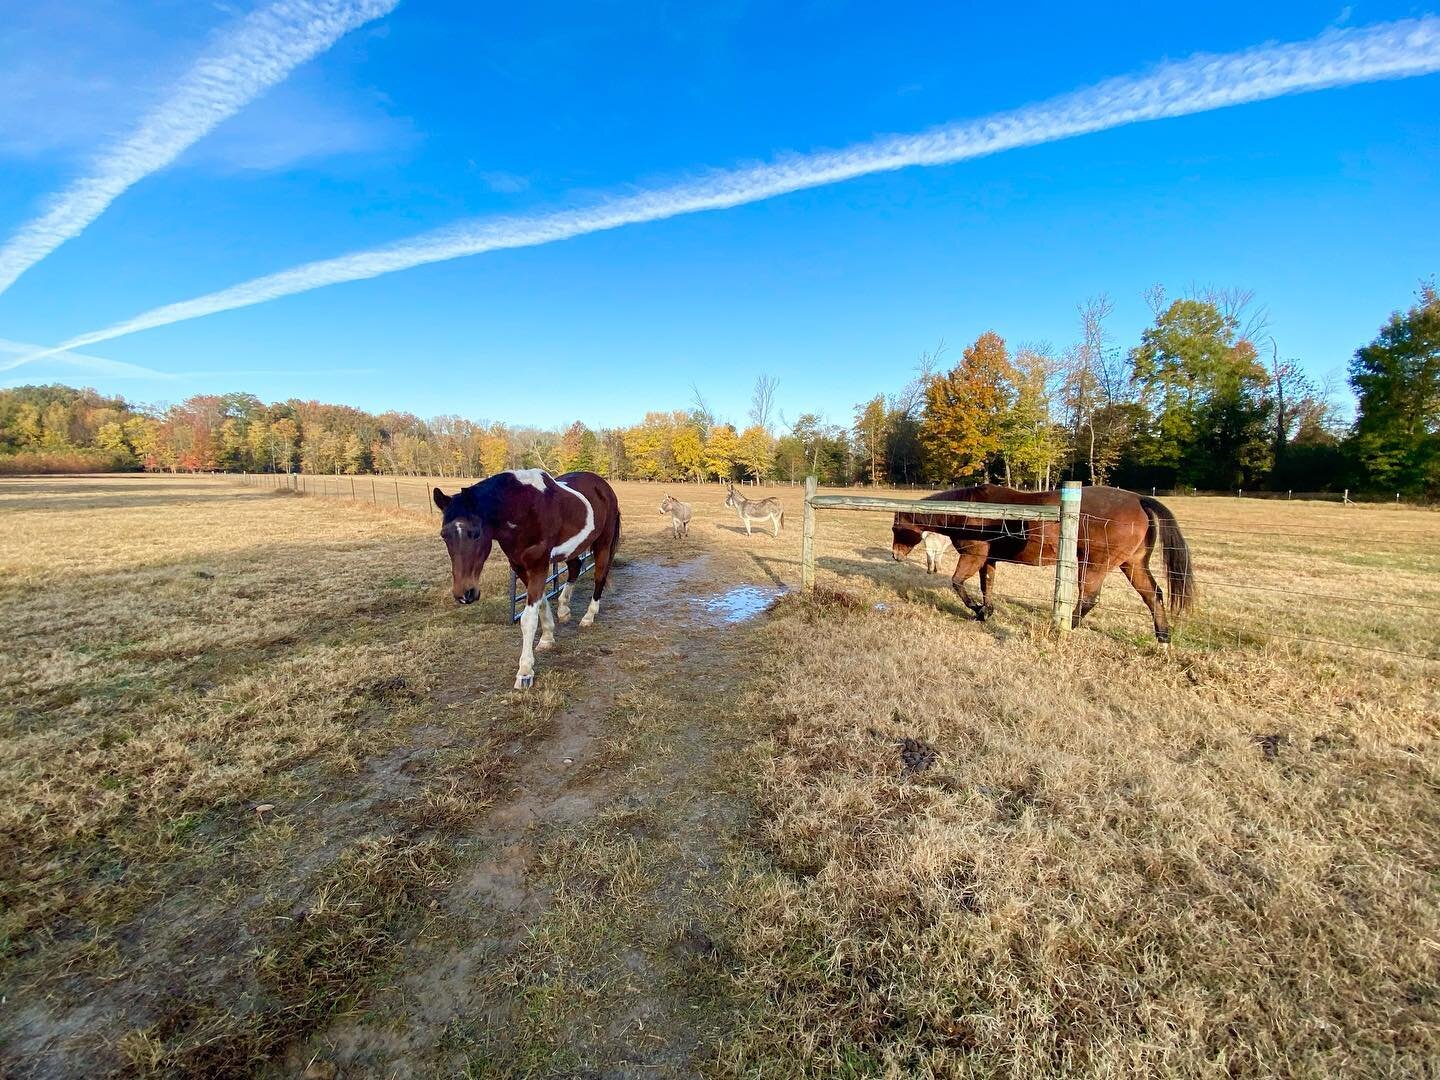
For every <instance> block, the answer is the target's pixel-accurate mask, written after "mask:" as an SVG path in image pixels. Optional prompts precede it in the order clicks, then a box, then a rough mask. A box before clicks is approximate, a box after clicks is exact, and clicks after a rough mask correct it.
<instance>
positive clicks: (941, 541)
mask: <svg viewBox="0 0 1440 1080" xmlns="http://www.w3.org/2000/svg"><path fill="white" fill-rule="evenodd" d="M920 536H921V537H922V538H923V542H924V546H925V572H926V573H927V574H938V573H939V572H940V560H941V559H943V558H945V550H946V548H949V547H950V546H951V544H950V538H949V537H948V536H943V535H941V534H940V533H936V532H930V531H929V530H926V531H923V532H921V534H920Z"/></svg>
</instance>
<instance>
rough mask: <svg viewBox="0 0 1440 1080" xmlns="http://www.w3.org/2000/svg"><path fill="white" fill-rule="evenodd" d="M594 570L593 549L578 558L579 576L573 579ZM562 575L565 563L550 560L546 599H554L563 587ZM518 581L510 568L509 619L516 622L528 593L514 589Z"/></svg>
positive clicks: (523, 608) (546, 580)
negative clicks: (552, 585) (552, 584)
mask: <svg viewBox="0 0 1440 1080" xmlns="http://www.w3.org/2000/svg"><path fill="white" fill-rule="evenodd" d="M594 570H595V553H594V552H593V551H587V552H586V553H585V554H584V555H583V556H581V558H580V577H579V578H576V579H575V580H576V581H579V580H580V578H583V577H584V576H585V575H586V574H589V573H592V572H593V571H594ZM564 575H565V564H564V562H561V561H559V560H556V561H554V562H552V563H551V564H550V576H549V577H547V578H546V579H545V589H546V592H545V599H546V600H554V599H555V597H557V596H559V595H560V590H561V589H563V588H564V587H565V586H564V584H563V583H562V582H561V581H560V579H561V578H562V577H563V576H564ZM552 582H553V583H554V585H555V587H554V588H553V589H552V588H550V585H551V583H552ZM519 583H520V579H519V578H517V577H516V576H515V571H514V570H511V571H510V621H511V622H512V623H517V622H519V621H520V615H521V613H522V612H523V611H524V610H525V601H526V600H527V599H528V598H529V597H528V595H527V594H526V592H525V590H523V589H521V590H520V591H519V592H518V593H517V592H516V591H515V588H516V586H517V585H519Z"/></svg>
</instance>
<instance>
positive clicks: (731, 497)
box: [725, 484, 740, 510]
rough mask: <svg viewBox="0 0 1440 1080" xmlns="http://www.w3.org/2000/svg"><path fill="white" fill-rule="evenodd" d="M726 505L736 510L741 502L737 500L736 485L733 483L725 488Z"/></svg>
mask: <svg viewBox="0 0 1440 1080" xmlns="http://www.w3.org/2000/svg"><path fill="white" fill-rule="evenodd" d="M725 505H726V506H728V507H729V508H730V509H731V510H734V509H735V508H736V507H737V506H739V505H740V504H739V503H737V502H736V501H735V485H734V484H731V485H730V486H729V487H728V488H726V489H725Z"/></svg>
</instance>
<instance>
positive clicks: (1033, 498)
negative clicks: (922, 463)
mask: <svg viewBox="0 0 1440 1080" xmlns="http://www.w3.org/2000/svg"><path fill="white" fill-rule="evenodd" d="M926 500H939V501H944V502H982V503H1002V504H1005V505H1011V506H1058V505H1059V502H1060V495H1059V493H1058V492H1055V491H1017V490H1015V489H1014V488H1008V487H1001V486H999V485H997V484H981V485H980V486H978V487H968V488H956V489H955V490H953V491H942V492H940V493H938V494H936V495H927V496H926V497H925V499H922V500H920V501H921V502H924V501H926ZM892 532H893V533H894V544H893V546H892V548H891V554H892V555H894V557H895V558H896V559H897V560H902V559H904V558H905V557H906V556H907V555H909V554H910V552H911V551H912V550H913V549H914V547H915V545H916V544H918V543H920V541H921V534H922V532H931V533H938V534H940V535H943V536H948V537H949V538H950V539H951V540H952V541H953V542H954V544H955V550H956V551H958V552H959V553H960V562H959V563H958V564H957V565H956V567H955V573H954V575H953V576H952V577H951V579H950V584H951V586H952V587H953V588H954V589H955V592H956V593H958V594H959V596H960V599H961V600H962V601H963V602H964V604H965V606H966V607H968V608H969V609H970V610H971V611H973V612H974V613H975V617H976V618H977V619H979V620H980V621H982V622H983V621H984V620H985V619H986V618H987V617H988V616H989V615H990V614H991V613H992V612H993V611H994V608H993V607H992V605H991V603H990V590H991V587H992V586H993V584H994V580H995V564H996V563H997V562H1012V563H1021V564H1023V565H1025V566H1054V565H1055V562H1056V556H1057V551H1058V548H1059V544H1060V525H1059V523H1058V522H1055V521H1010V520H1006V519H1004V518H986V517H983V516H975V517H970V516H961V515H955V516H951V515H949V514H926V513H924V512H922V511H904V512H901V513H898V514H896V515H895V520H894V524H893V527H892ZM1157 542H1158V543H1159V544H1160V546H1161V547H1162V548H1163V549H1164V558H1165V578H1166V583H1167V585H1168V586H1169V589H1170V608H1169V613H1170V615H1172V616H1179V615H1180V614H1182V613H1183V612H1184V611H1186V610H1187V609H1188V608H1189V607H1190V605H1191V603H1192V602H1193V601H1194V599H1195V573H1194V570H1193V568H1192V566H1191V563H1190V549H1189V547H1188V546H1187V545H1186V543H1185V538H1184V536H1182V535H1181V533H1180V525H1179V523H1178V522H1177V521H1176V520H1175V515H1174V514H1173V513H1171V512H1170V509H1169V508H1168V507H1166V506H1165V505H1164V504H1163V503H1161V502H1159V501H1158V500H1156V499H1152V498H1150V497H1148V496H1145V495H1136V494H1135V493H1134V492H1131V491H1122V490H1120V489H1119V488H1111V487H1087V488H1084V489H1082V490H1081V494H1080V526H1079V536H1078V544H1077V549H1078V555H1079V562H1080V582H1079V585H1080V589H1079V592H1080V595H1079V598H1078V600H1077V602H1076V605H1075V611H1074V613H1073V614H1072V615H1071V619H1070V625H1071V626H1072V627H1075V626H1079V625H1080V620H1081V619H1083V618H1084V617H1085V616H1086V615H1087V614H1089V612H1090V610H1091V609H1092V608H1093V607H1094V606H1095V604H1096V603H1097V602H1098V601H1099V599H1100V586H1101V585H1102V584H1104V581H1105V575H1106V574H1108V573H1109V572H1110V571H1111V570H1114V569H1116V568H1118V569H1119V570H1120V572H1121V573H1123V574H1124V575H1125V577H1126V578H1128V579H1129V581H1130V584H1131V585H1133V586H1134V587H1135V591H1136V592H1137V593H1139V594H1140V599H1141V600H1143V601H1145V606H1146V607H1147V608H1149V609H1150V616H1151V618H1152V619H1153V621H1154V623H1155V640H1156V641H1159V642H1160V643H1161V644H1162V645H1163V644H1168V643H1169V641H1170V621H1169V619H1168V618H1167V617H1166V609H1165V599H1164V594H1163V592H1162V590H1161V588H1160V586H1159V585H1157V584H1156V582H1155V578H1154V576H1153V575H1152V574H1151V573H1150V567H1149V563H1150V554H1151V552H1152V551H1153V550H1154V549H1155V545H1156V543H1157ZM977 572H978V573H979V574H980V600H979V602H978V603H977V602H976V601H975V599H974V598H973V597H971V595H970V593H969V591H968V590H967V589H966V588H965V582H966V581H967V580H969V579H970V578H971V577H973V576H974V575H975V574H976V573H977Z"/></svg>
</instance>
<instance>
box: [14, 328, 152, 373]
mask: <svg viewBox="0 0 1440 1080" xmlns="http://www.w3.org/2000/svg"><path fill="white" fill-rule="evenodd" d="M43 348H44V346H43V345H29V344H26V343H25V342H23V341H11V340H9V339H8V338H0V353H6V354H8V355H10V356H16V355H20V356H24V357H25V358H26V359H27V360H28V359H29V358H30V354H33V353H34V352H35V350H36V349H43ZM45 355H46V356H48V357H49V359H51V360H52V361H58V362H60V363H65V364H69V365H71V366H72V367H77V368H80V369H82V370H84V371H92V372H94V373H96V374H97V375H110V376H113V377H116V378H122V379H124V378H130V379H169V378H173V376H172V375H169V374H167V373H166V372H163V371H156V370H155V369H154V368H148V367H142V366H141V365H140V364H129V363H126V362H125V361H123V360H106V359H105V358H104V357H103V356H86V355H84V354H83V353H72V352H69V351H68V350H66V351H56V350H53V349H51V350H47V351H46V354H45ZM6 366H9V365H0V368H3V367H6Z"/></svg>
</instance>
